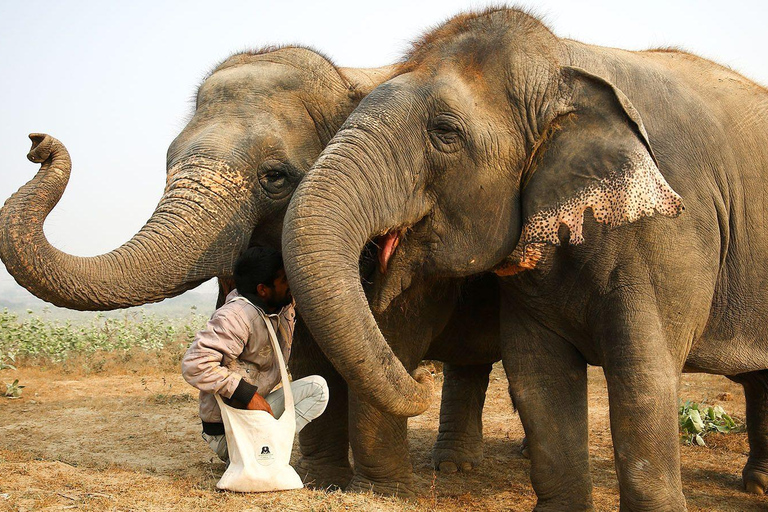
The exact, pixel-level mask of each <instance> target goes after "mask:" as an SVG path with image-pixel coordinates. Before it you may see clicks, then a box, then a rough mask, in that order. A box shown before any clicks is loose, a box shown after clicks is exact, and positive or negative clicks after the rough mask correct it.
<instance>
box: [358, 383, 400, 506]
mask: <svg viewBox="0 0 768 512" xmlns="http://www.w3.org/2000/svg"><path fill="white" fill-rule="evenodd" d="M349 422H350V425H349V433H350V437H349V441H350V444H351V446H352V454H353V457H354V461H355V474H354V476H353V477H352V481H351V482H350V483H349V485H348V486H347V488H346V490H347V491H357V492H369V491H373V492H375V493H377V494H383V495H388V496H399V497H404V498H411V497H414V496H415V490H414V483H415V478H414V475H413V466H412V465H411V458H410V454H409V452H408V440H407V418H404V417H399V416H392V415H389V414H386V413H383V412H381V411H379V410H378V409H376V408H374V407H373V406H371V405H370V404H368V403H366V402H361V401H360V400H358V399H357V398H356V397H355V396H354V395H350V397H349Z"/></svg>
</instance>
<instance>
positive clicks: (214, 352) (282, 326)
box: [181, 290, 296, 423]
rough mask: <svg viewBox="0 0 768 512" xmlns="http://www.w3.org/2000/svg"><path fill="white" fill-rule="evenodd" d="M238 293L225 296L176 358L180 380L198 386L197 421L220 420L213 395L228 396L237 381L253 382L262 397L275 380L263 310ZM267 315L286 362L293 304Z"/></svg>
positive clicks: (275, 366)
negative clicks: (181, 357)
mask: <svg viewBox="0 0 768 512" xmlns="http://www.w3.org/2000/svg"><path fill="white" fill-rule="evenodd" d="M237 297H242V296H241V295H240V294H239V293H237V290H233V291H232V292H231V293H230V294H229V295H227V302H226V303H225V304H224V305H223V306H221V307H220V308H219V309H217V310H216V311H215V312H214V313H213V316H211V319H210V320H208V324H207V325H206V327H205V329H203V330H202V331H200V332H198V333H197V334H196V335H195V339H194V341H193V342H192V344H191V345H190V347H189V348H188V349H187V352H186V354H184V358H183V359H182V361H181V373H182V375H183V376H184V379H185V380H186V381H187V382H189V383H190V384H191V385H193V386H194V387H196V388H197V389H199V390H200V419H202V420H203V422H207V423H220V422H221V412H220V411H219V406H218V404H217V403H216V399H215V398H214V396H213V394H214V393H219V394H220V395H221V396H223V397H225V398H232V395H233V393H235V391H236V390H237V389H238V386H239V385H240V381H241V380H244V381H245V382H247V383H248V384H251V385H253V386H256V391H257V392H258V393H259V394H260V395H262V396H266V395H267V394H269V392H270V391H272V389H273V388H274V387H275V386H276V385H277V384H278V383H279V382H280V368H279V366H278V364H277V358H276V356H275V354H274V350H273V349H272V344H271V342H270V340H269V331H267V326H266V325H265V324H264V320H263V319H262V317H261V315H262V314H266V313H264V312H263V311H262V310H261V309H259V308H257V307H256V306H254V305H253V304H251V303H250V302H249V301H247V300H242V299H239V300H235V299H236V298H237ZM243 299H244V297H243ZM267 316H268V318H269V320H270V321H271V322H272V326H273V327H274V329H275V332H276V333H277V340H278V342H279V344H280V347H281V348H282V350H283V357H284V358H285V360H286V361H287V360H288V358H289V356H290V353H291V343H292V341H293V326H294V322H295V318H296V313H295V311H294V309H293V305H289V306H285V307H284V308H283V309H281V310H280V311H279V312H278V313H276V314H271V315H267ZM244 387H247V388H248V389H251V390H252V388H250V387H248V386H244V385H240V390H239V394H238V396H241V395H242V392H243V388H244ZM252 395H253V392H251V396H252ZM243 405H245V404H243Z"/></svg>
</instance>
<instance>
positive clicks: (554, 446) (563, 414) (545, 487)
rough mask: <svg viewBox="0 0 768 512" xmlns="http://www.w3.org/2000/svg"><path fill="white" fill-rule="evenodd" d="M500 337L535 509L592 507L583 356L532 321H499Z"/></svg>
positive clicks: (556, 509) (588, 508) (558, 509)
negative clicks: (525, 443)
mask: <svg viewBox="0 0 768 512" xmlns="http://www.w3.org/2000/svg"><path fill="white" fill-rule="evenodd" d="M510 317H511V315H510ZM502 340H503V361H504V368H505V370H506V372H507V377H508V379H509V388H510V395H511V396H512V401H513V402H514V405H515V407H516V408H517V410H518V412H519V414H520V420H521V422H522V424H523V428H524V430H525V435H526V439H527V440H528V446H529V448H528V449H529V453H530V459H531V483H532V485H533V489H534V491H535V492H536V496H537V498H538V501H537V504H536V510H537V511H545V510H552V511H561V510H592V509H593V505H592V481H591V477H590V472H589V471H590V470H589V451H588V433H589V432H588V428H587V369H586V367H587V365H586V362H585V361H584V358H583V357H582V356H581V354H579V352H577V351H576V349H575V348H574V347H573V346H572V345H570V344H569V343H568V342H566V341H565V340H563V339H562V338H560V337H558V336H557V335H555V334H554V333H552V332H551V331H549V330H546V329H544V328H542V327H539V326H537V325H536V324H535V323H534V322H533V321H532V320H527V321H526V320H522V319H520V318H518V319H512V318H510V319H509V323H507V321H505V322H503V324H502Z"/></svg>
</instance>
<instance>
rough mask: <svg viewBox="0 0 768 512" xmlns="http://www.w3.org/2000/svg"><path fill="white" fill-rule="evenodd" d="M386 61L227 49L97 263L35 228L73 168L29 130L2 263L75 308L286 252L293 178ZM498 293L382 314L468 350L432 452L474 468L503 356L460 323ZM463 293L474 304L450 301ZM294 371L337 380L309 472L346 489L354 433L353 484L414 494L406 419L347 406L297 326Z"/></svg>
mask: <svg viewBox="0 0 768 512" xmlns="http://www.w3.org/2000/svg"><path fill="white" fill-rule="evenodd" d="M396 70H397V68H396V67H395V66H388V67H384V68H377V69H351V68H338V67H336V66H334V65H333V64H332V63H331V62H329V61H328V59H326V58H325V57H323V56H322V55H320V54H318V53H316V52H314V51H312V50H308V49H305V48H298V47H286V48H281V49H268V50H264V51H258V52H248V53H241V54H236V55H233V56H232V57H230V58H228V59H227V60H225V61H224V62H223V63H221V64H220V65H218V66H217V67H216V68H215V69H214V70H213V71H212V72H211V74H210V75H209V76H208V77H207V78H206V79H205V81H204V82H203V83H202V85H201V86H200V88H199V90H198V93H197V99H196V105H195V112H194V115H193V117H192V119H191V120H190V121H189V123H188V124H187V126H186V127H185V128H184V129H183V131H182V132H181V133H180V134H179V135H178V137H176V139H175V140H174V141H173V143H172V144H171V146H170V148H169V150H168V162H167V165H168V167H167V169H168V170H167V174H168V178H167V184H166V188H165V191H164V193H163V196H162V199H161V200H160V203H159V204H158V206H157V209H156V210H155V212H154V213H153V214H152V216H151V218H150V219H149V221H147V223H146V225H145V226H144V227H143V228H142V229H141V230H140V231H139V232H138V233H137V234H136V235H135V236H134V237H133V238H132V239H131V240H130V241H128V242H126V243H125V244H124V245H123V246H121V247H119V248H117V249H115V250H114V251H112V252H110V253H107V254H104V255H101V256H97V257H88V258H82V257H74V256H71V255H68V254H64V253H62V252H61V251H59V250H57V249H56V248H54V247H52V246H51V245H50V243H49V242H48V241H47V240H46V237H45V234H44V232H43V222H44V220H45V218H46V216H47V215H48V213H49V212H50V211H51V209H52V208H53V207H54V206H55V204H56V203H57V202H58V200H59V198H60V197H61V195H62V194H63V192H64V189H65V187H66V185H67V181H68V178H69V174H70V169H71V161H70V158H69V155H68V153H67V150H66V148H65V147H64V146H63V145H62V144H61V143H60V142H59V141H57V140H56V139H54V138H52V137H49V136H45V135H42V134H34V135H32V136H31V138H32V140H33V148H32V150H31V152H30V154H29V158H30V159H31V160H32V161H34V162H39V163H42V167H41V169H40V171H39V172H38V174H37V175H36V176H35V177H34V178H33V179H32V180H31V181H30V182H29V183H27V184H26V185H24V186H23V187H22V188H21V189H20V190H19V192H17V193H16V194H14V195H13V196H12V197H11V198H10V199H9V200H8V201H7V202H6V204H5V206H4V207H3V208H2V210H0V226H2V228H1V229H0V257H2V260H3V261H4V262H5V264H6V267H7V268H8V271H9V272H10V273H11V274H12V275H13V276H14V278H15V279H16V280H17V281H18V282H19V283H20V284H21V285H22V286H24V287H26V288H27V289H28V290H30V291H31V292H32V293H34V294H35V295H37V296H38V297H40V298H42V299H44V300H47V301H49V302H52V303H53V304H56V305H58V306H62V307H67V308H72V309H80V310H109V309H115V308H123V307H128V306H134V305H139V304H144V303H148V302H154V301H159V300H162V299H164V298H167V297H171V296H174V295H177V294H179V293H181V292H183V291H185V290H187V289H190V288H192V287H194V286H197V285H198V284H199V283H201V282H203V281H205V280H207V279H210V278H211V277H214V276H220V277H223V278H224V279H223V281H226V277H227V276H229V275H231V271H232V265H233V262H234V260H235V259H236V257H237V255H238V254H239V253H240V252H242V251H243V250H244V249H245V248H246V247H248V246H249V245H252V244H256V243H259V244H266V245H273V246H276V247H279V246H280V236H281V229H282V220H283V215H284V212H285V209H286V207H287V204H288V201H289V199H290V197H291V195H292V193H293V191H294V190H295V188H296V186H297V185H298V183H299V182H300V180H301V179H302V177H303V175H304V174H305V173H306V171H307V170H308V169H309V167H310V166H311V165H312V163H313V162H314V160H315V159H316V158H317V156H318V155H319V154H320V151H321V150H322V149H323V147H324V145H325V144H326V143H327V142H328V140H329V139H330V138H331V136H332V135H333V134H334V133H335V132H336V130H337V129H338V128H339V127H340V126H341V124H342V122H343V121H344V120H345V119H346V116H347V115H348V114H349V113H350V112H351V111H352V110H353V109H354V107H355V106H356V105H357V104H358V103H359V101H360V99H361V98H362V97H363V96H365V94H367V93H368V92H369V91H370V90H371V89H372V88H373V87H374V86H375V85H378V84H379V83H381V82H383V81H384V80H386V79H387V78H389V77H390V76H392V75H393V74H394V73H395V72H396ZM374 267H375V266H374ZM374 267H371V270H372V271H374V272H375V268H374ZM497 288H498V285H497V283H496V282H495V280H493V279H484V280H479V281H472V282H470V283H467V284H464V283H460V282H459V281H456V282H454V283H449V284H446V285H444V286H440V287H439V288H435V289H430V290H429V292H430V293H431V294H432V295H437V296H438V298H437V299H436V300H433V301H431V302H430V304H429V305H425V304H424V303H423V301H421V300H420V298H421V296H420V295H416V294H414V295H413V296H412V297H403V298H402V300H401V301H400V302H399V307H400V308H401V309H407V310H408V311H409V313H408V315H407V318H408V321H406V322H402V319H401V317H400V315H398V316H396V317H392V320H391V321H390V320H388V319H387V318H386V317H382V318H381V319H380V321H381V322H382V325H385V326H389V331H388V335H389V336H390V338H391V339H392V340H394V341H395V342H397V340H400V339H411V338H416V337H418V338H420V339H424V340H425V342H426V343H427V344H431V346H432V352H433V354H432V355H433V356H434V358H441V357H443V355H444V354H446V353H449V352H450V351H454V350H456V346H457V344H458V343H461V342H463V341H464V339H466V338H472V339H473V343H472V344H473V345H474V346H475V347H478V349H477V350H474V351H472V352H471V353H468V354H466V355H465V356H464V357H463V358H462V359H461V360H460V361H459V362H460V363H461V366H456V367H452V366H450V365H449V366H447V367H446V379H445V400H444V403H443V412H442V415H441V419H442V421H441V427H440V435H439V437H438V440H437V443H436V445H435V449H434V459H435V464H436V465H437V466H438V467H441V468H442V469H448V470H455V469H458V468H463V469H468V468H470V467H471V466H472V465H473V464H476V463H477V462H478V461H479V459H480V458H481V457H482V423H481V413H482V404H483V400H484V398H485V389H486V387H487V383H488V373H489V371H490V366H489V365H488V364H487V363H490V362H493V361H495V360H498V359H500V357H501V356H500V352H499V349H498V337H497V336H488V335H487V334H486V333H485V332H483V331H481V330H475V329H473V330H472V331H470V332H467V331H466V329H467V327H468V326H471V325H472V322H478V321H480V322H484V323H489V322H495V323H498V318H497V315H498V313H497V310H498V308H497V306H496V305H491V306H484V305H485V304H488V303H489V301H490V302H493V301H496V302H498V290H497ZM474 295H480V296H481V297H482V300H480V301H477V300H474V299H472V297H473V296H474ZM462 297H465V298H468V299H464V300H463V301H462V303H461V304H459V303H458V302H459V301H460V300H461V299H462ZM466 318H468V319H469V320H468V321H465V320H464V319H466ZM446 324H448V325H449V327H448V328H447V329H444V327H445V325H446ZM443 331H445V333H443ZM417 363H418V361H414V362H413V364H414V365H415V364H417ZM476 363H483V364H476ZM290 364H291V369H292V372H293V375H294V377H295V378H299V377H303V376H305V375H309V374H321V375H323V376H324V377H325V378H326V380H327V381H328V382H329V385H330V388H331V393H330V396H331V401H330V404H329V406H328V409H327V411H326V413H325V414H324V415H323V416H321V417H320V418H319V419H317V420H316V421H314V422H312V423H311V424H310V425H309V426H308V427H307V428H305V429H304V430H302V432H301V435H300V445H301V451H302V454H303V457H302V459H301V462H300V466H301V470H302V472H303V474H304V476H306V477H307V479H308V480H309V481H312V482H314V483H315V484H316V485H318V486H320V487H327V486H329V485H337V486H340V487H344V486H347V484H348V483H349V482H350V480H352V478H353V470H352V468H351V467H350V464H349V460H348V452H349V447H350V442H351V446H352V451H353V458H354V461H355V471H354V481H352V483H351V485H349V486H348V487H349V488H363V489H369V488H371V487H373V488H374V490H376V491H379V492H384V493H395V492H397V493H400V494H405V495H407V494H410V493H411V486H412V479H413V475H412V471H411V469H410V462H409V456H408V451H407V444H406V433H405V427H406V426H405V420H404V419H403V418H394V417H392V416H390V415H386V414H382V413H381V412H379V411H375V410H369V409H368V408H365V409H364V410H360V409H361V408H364V407H365V406H359V405H357V402H356V399H355V397H354V396H353V397H351V400H352V402H353V403H352V405H351V412H350V413H349V414H348V409H349V407H350V406H348V398H347V385H346V383H345V382H344V381H343V379H341V377H340V376H339V375H338V373H337V372H336V371H335V370H334V369H333V367H332V366H331V365H330V363H328V361H327V359H326V358H325V357H324V356H323V354H322V353H321V352H320V350H319V349H318V348H317V346H316V345H315V344H314V342H313V341H312V339H311V336H310V335H309V334H308V332H307V330H306V329H305V328H303V325H302V323H301V321H299V325H298V326H297V335H296V343H295V345H294V349H293V355H292V359H291V362H290ZM348 416H349V419H348ZM349 425H351V429H350V427H349Z"/></svg>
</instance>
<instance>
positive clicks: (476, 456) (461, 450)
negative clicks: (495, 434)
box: [432, 440, 483, 473]
mask: <svg viewBox="0 0 768 512" xmlns="http://www.w3.org/2000/svg"><path fill="white" fill-rule="evenodd" d="M482 460H483V445H482V440H481V441H480V442H479V443H463V444H461V443H451V444H450V445H448V444H447V443H441V442H440V440H438V442H437V443H435V447H434V448H433V449H432V462H433V463H434V467H435V469H437V470H438V471H440V472H441V473H456V472H457V471H462V472H468V471H472V470H473V469H475V468H476V467H477V466H479V465H480V462H482Z"/></svg>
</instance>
